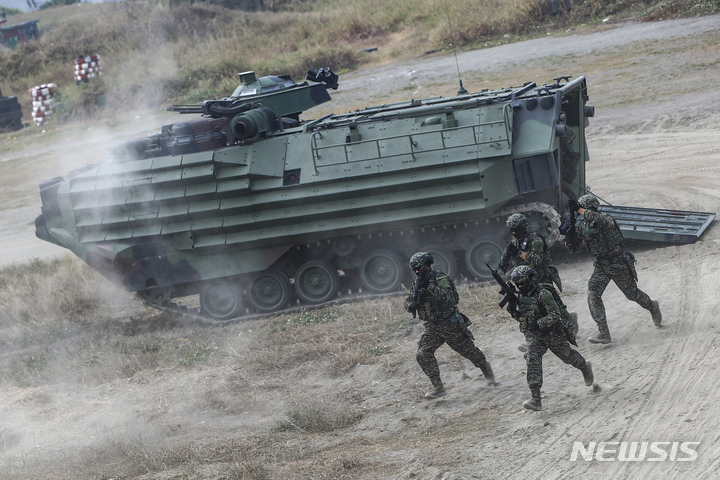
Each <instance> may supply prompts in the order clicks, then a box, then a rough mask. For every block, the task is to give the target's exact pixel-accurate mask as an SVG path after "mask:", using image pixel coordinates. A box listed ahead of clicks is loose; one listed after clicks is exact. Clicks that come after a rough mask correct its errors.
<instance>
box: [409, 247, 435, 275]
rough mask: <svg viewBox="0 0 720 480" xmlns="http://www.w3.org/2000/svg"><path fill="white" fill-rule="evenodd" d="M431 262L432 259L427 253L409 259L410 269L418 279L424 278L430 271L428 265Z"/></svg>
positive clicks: (419, 253)
mask: <svg viewBox="0 0 720 480" xmlns="http://www.w3.org/2000/svg"><path fill="white" fill-rule="evenodd" d="M433 262H434V259H433V257H432V255H430V254H429V253H428V252H418V253H416V254H415V255H413V256H412V257H410V268H412V270H413V272H415V273H416V274H417V276H418V277H424V276H426V275H427V273H428V272H429V271H430V265H432V264H433Z"/></svg>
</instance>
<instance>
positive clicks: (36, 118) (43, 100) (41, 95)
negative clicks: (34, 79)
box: [29, 83, 57, 127]
mask: <svg viewBox="0 0 720 480" xmlns="http://www.w3.org/2000/svg"><path fill="white" fill-rule="evenodd" d="M55 90H57V85H55V84H54V83H44V84H42V85H38V86H37V87H33V88H31V89H30V90H29V92H30V96H31V97H32V106H33V109H32V117H33V122H34V123H35V125H37V126H38V127H39V126H40V125H44V124H46V123H47V122H48V119H49V118H48V117H50V116H51V115H52V113H53V112H54V109H53V96H54V95H55Z"/></svg>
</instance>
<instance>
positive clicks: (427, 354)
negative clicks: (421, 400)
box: [415, 326, 446, 399]
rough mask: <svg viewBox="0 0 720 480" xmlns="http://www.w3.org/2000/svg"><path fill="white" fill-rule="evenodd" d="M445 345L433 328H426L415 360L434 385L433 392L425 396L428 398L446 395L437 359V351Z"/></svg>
mask: <svg viewBox="0 0 720 480" xmlns="http://www.w3.org/2000/svg"><path fill="white" fill-rule="evenodd" d="M443 343H445V340H444V339H443V337H442V336H441V335H439V334H438V332H436V331H435V330H433V329H432V328H431V327H427V326H426V327H425V332H424V333H423V334H422V336H421V337H420V341H419V342H418V349H417V354H416V355H415V358H416V359H417V362H418V364H419V365H420V368H422V371H423V372H424V373H425V375H427V376H428V378H430V382H431V383H432V385H433V391H431V392H428V393H426V394H425V397H426V398H430V399H432V398H437V397H442V396H444V395H445V394H446V392H445V387H444V386H443V384H442V380H440V367H439V366H438V362H437V359H436V358H435V351H436V350H437V349H438V348H440V346H441V345H442V344H443Z"/></svg>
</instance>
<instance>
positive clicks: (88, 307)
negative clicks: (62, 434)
mask: <svg viewBox="0 0 720 480" xmlns="http://www.w3.org/2000/svg"><path fill="white" fill-rule="evenodd" d="M0 287H1V288H0V352H2V353H1V354H0V385H1V386H2V388H4V389H6V391H8V392H15V393H13V394H12V397H11V398H12V399H13V400H12V401H13V402H21V403H28V402H30V403H28V404H35V405H38V406H42V407H41V408H42V409H43V410H47V411H48V414H49V412H50V411H52V409H53V408H54V407H53V405H54V403H55V401H56V400H54V394H53V393H52V392H54V391H56V390H57V389H59V388H61V389H63V390H64V389H73V388H75V387H74V386H77V387H79V386H81V385H82V388H83V389H85V388H88V387H89V386H93V385H96V386H101V385H105V386H108V385H112V384H114V383H116V382H118V381H124V379H129V380H130V381H131V384H135V383H137V382H140V383H145V382H147V379H152V378H156V376H157V373H156V372H174V373H170V374H171V375H178V376H181V375H184V376H187V377H188V378H190V377H193V376H197V375H200V377H199V381H200V383H198V385H197V386H196V387H194V388H197V389H198V391H199V392H202V393H200V394H199V396H198V397H197V398H196V399H195V400H194V401H193V402H195V403H194V404H191V405H190V408H191V409H192V410H194V411H199V410H207V409H210V410H212V411H213V412H215V415H218V416H220V417H222V418H235V417H242V415H243V413H244V412H245V411H247V410H248V409H256V408H262V404H263V403H265V402H266V400H265V399H267V398H273V399H274V400H273V401H274V402H279V403H280V404H283V403H284V404H285V405H287V407H286V408H285V410H284V412H283V413H280V414H277V415H276V416H275V420H274V422H273V426H272V427H271V428H268V429H266V430H264V431H262V430H261V431H260V432H256V433H255V434H252V435H248V434H237V435H233V440H231V441H227V440H223V441H220V440H218V441H217V442H212V441H210V442H208V441H207V440H205V441H203V442H201V443H197V442H193V441H191V442H187V441H181V439H180V438H179V439H178V440H179V441H177V442H170V443H167V442H165V443H163V444H162V446H159V445H158V444H157V442H155V441H153V440H150V439H146V438H144V437H143V436H142V435H141V434H137V435H132V436H129V437H127V438H126V439H125V440H113V441H112V442H111V444H105V445H99V446H97V447H78V448H77V451H76V452H75V454H74V455H71V456H66V457H65V459H64V460H63V461H62V464H61V467H60V468H58V464H57V458H54V457H52V456H48V457H47V459H46V460H43V459H33V461H29V462H27V463H26V464H25V466H18V465H17V464H12V465H11V464H6V465H5V467H4V468H3V469H0V472H2V473H4V474H8V475H10V476H12V477H13V478H44V479H54V478H58V479H59V478H70V477H72V478H78V479H84V478H87V479H97V478H153V479H161V478H168V479H169V478H244V479H257V480H261V479H270V478H290V477H292V475H293V473H292V472H291V471H288V470H287V469H288V468H291V469H292V468H301V467H299V466H302V465H303V464H305V462H307V461H310V459H312V458H317V456H318V455H321V453H320V452H321V450H322V449H321V448H320V447H319V446H318V445H322V444H323V442H327V441H330V442H332V440H331V439H332V438H333V435H335V434H336V433H337V434H341V432H343V431H346V430H347V429H349V428H352V427H353V426H354V425H356V424H357V423H358V422H359V421H361V419H362V418H363V416H364V412H363V411H362V410H361V409H360V407H359V405H360V404H361V400H360V399H358V398H355V393H353V391H352V390H348V387H341V386H340V385H341V384H342V383H343V381H344V378H345V377H347V376H348V375H351V374H352V372H353V371H354V369H355V368H357V367H358V366H360V365H364V366H366V368H367V366H370V367H372V368H376V369H377V371H378V373H379V374H380V376H381V377H383V376H384V377H386V378H388V379H389V378H392V376H393V375H396V374H397V372H396V370H397V368H398V367H399V366H401V365H402V364H403V363H406V362H407V361H408V357H407V352H406V351H403V352H401V351H397V350H396V346H397V345H399V344H398V343H397V342H396V340H393V339H394V338H396V337H397V336H400V337H405V336H407V335H408V334H410V333H411V332H415V333H417V331H418V329H419V328H420V327H419V321H418V320H413V319H412V318H411V317H410V315H409V314H407V313H405V312H404V311H403V309H402V304H403V297H402V296H394V297H384V298H377V299H372V300H364V301H357V302H352V303H349V304H345V305H343V306H341V307H340V306H329V307H325V308H320V309H316V310H308V311H301V312H299V313H293V314H285V315H279V316H276V317H273V318H267V319H264V320H254V321H251V322H241V323H239V324H236V325H229V326H224V327H212V326H210V327H208V326H207V325H204V324H198V323H196V322H194V321H192V320H188V319H183V318H175V317H172V316H169V315H168V314H165V313H161V312H157V311H155V310H152V309H149V308H147V307H145V306H143V305H142V304H141V303H139V301H138V300H137V299H136V298H135V297H133V296H132V295H130V294H126V293H124V292H120V291H118V290H117V289H116V288H115V287H114V286H112V285H110V284H108V283H106V282H105V281H104V280H102V279H101V278H99V277H98V276H97V274H95V273H94V272H93V271H91V270H90V269H89V268H88V267H87V266H85V265H84V264H83V263H82V262H80V261H79V260H78V259H74V258H66V259H62V260H57V261H52V262H41V261H34V262H32V263H29V264H27V265H24V266H13V267H10V268H6V269H4V270H0ZM459 290H460V293H461V296H462V299H463V301H462V304H461V307H462V309H463V311H465V312H466V313H467V314H468V315H469V316H471V317H473V318H478V317H484V316H486V315H488V314H489V313H491V312H493V313H494V312H495V307H496V305H495V304H494V301H495V300H496V298H495V296H496V292H495V290H494V289H492V288H483V287H480V288H479V287H477V286H474V287H473V286H469V285H465V284H461V285H460V286H459ZM238 338H240V339H244V340H236V339H238ZM238 342H246V343H238ZM201 372H202V373H201ZM206 377H207V379H206V380H204V379H205V378H206ZM327 379H335V382H336V384H337V386H336V387H333V388H329V389H326V388H325V387H323V389H322V390H315V387H314V385H315V384H316V382H322V383H320V384H323V385H324V384H325V382H327ZM268 396H269V397H268ZM151 398H152V397H151ZM148 400H150V398H149V399H148ZM150 401H151V402H152V403H153V405H154V406H153V408H152V409H151V412H150V415H151V417H150V419H149V420H151V421H153V422H157V423H163V420H162V419H163V418H165V416H167V415H168V414H169V412H170V411H171V410H172V409H174V408H177V405H172V404H169V403H168V402H169V399H166V398H165V397H164V396H159V397H156V398H153V399H152V400H150ZM478 415H481V413H480V412H478ZM178 427H179V426H178ZM421 428H423V429H425V430H427V429H431V430H434V429H436V428H437V426H433V425H425V426H421ZM428 431H429V430H428ZM179 432H180V430H178V433H179ZM8 435H11V432H10V431H5V430H3V427H2V426H0V451H1V450H2V449H4V448H5V446H7V447H11V446H12V443H13V439H12V438H11V437H8ZM303 438H308V439H312V441H304V440H303ZM412 441H413V442H414V441H415V440H412ZM3 445H5V446H3ZM318 449H320V450H318ZM334 455H336V456H334V457H333V459H332V461H328V462H327V463H326V464H325V465H323V466H322V467H316V466H313V467H312V468H313V469H314V470H313V471H317V472H318V473H317V476H316V477H315V478H340V476H341V475H343V474H349V473H350V472H363V471H373V469H374V468H377V465H375V464H374V463H373V462H371V461H369V460H368V459H367V458H364V457H362V456H358V455H356V454H355V453H353V451H352V449H351V450H349V451H347V452H345V453H342V454H340V455H339V456H337V454H334ZM10 465H11V466H10ZM308 468H310V467H308ZM2 473H0V475H1V474H2ZM287 475H290V476H289V477H288V476H287Z"/></svg>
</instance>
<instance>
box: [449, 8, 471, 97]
mask: <svg viewBox="0 0 720 480" xmlns="http://www.w3.org/2000/svg"><path fill="white" fill-rule="evenodd" d="M445 13H446V14H447V17H448V26H449V27H450V31H451V32H452V35H453V39H452V46H453V53H454V54H455V66H456V67H457V72H458V79H459V80H460V90H458V92H457V93H458V95H465V94H466V93H468V91H467V90H465V87H463V83H462V78H461V77H460V63H459V62H458V58H457V45H456V43H457V42H455V29H454V28H453V26H452V24H451V23H450V9H449V8H448V2H447V0H445Z"/></svg>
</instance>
